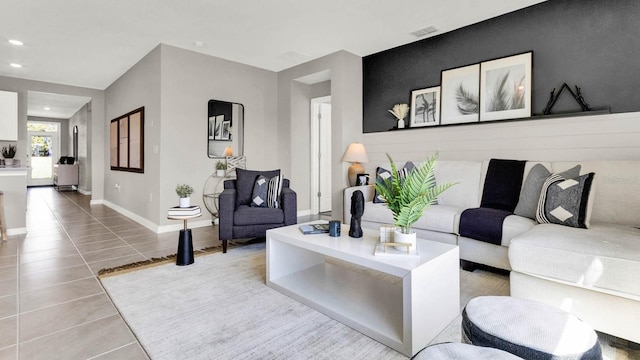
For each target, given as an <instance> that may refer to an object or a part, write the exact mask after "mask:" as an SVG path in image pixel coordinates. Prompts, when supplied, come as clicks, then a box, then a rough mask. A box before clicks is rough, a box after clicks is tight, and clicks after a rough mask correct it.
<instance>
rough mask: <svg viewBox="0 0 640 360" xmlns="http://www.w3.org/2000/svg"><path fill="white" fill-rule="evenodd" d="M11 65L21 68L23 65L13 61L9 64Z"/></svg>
mask: <svg viewBox="0 0 640 360" xmlns="http://www.w3.org/2000/svg"><path fill="white" fill-rule="evenodd" d="M9 66H11V67H14V68H21V67H22V65H20V64H16V63H11V64H9Z"/></svg>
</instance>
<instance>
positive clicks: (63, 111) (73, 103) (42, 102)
mask: <svg viewBox="0 0 640 360" xmlns="http://www.w3.org/2000/svg"><path fill="white" fill-rule="evenodd" d="M89 101H91V98H90V97H86V96H71V95H62V94H49V93H43V92H37V91H29V92H28V94H27V116H39V117H43V118H53V119H69V118H71V117H72V116H73V114H75V113H77V112H78V110H80V109H81V108H82V107H83V106H84V105H85V104H86V103H88V102H89Z"/></svg>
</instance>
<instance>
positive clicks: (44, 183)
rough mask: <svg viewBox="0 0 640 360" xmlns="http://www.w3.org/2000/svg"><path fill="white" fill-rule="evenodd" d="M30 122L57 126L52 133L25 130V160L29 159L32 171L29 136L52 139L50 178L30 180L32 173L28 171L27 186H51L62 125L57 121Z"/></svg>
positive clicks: (59, 150) (58, 155) (58, 152)
mask: <svg viewBox="0 0 640 360" xmlns="http://www.w3.org/2000/svg"><path fill="white" fill-rule="evenodd" d="M30 122H34V123H43V122H46V123H55V124H57V131H55V132H53V131H29V130H27V149H28V150H27V158H28V159H29V162H30V164H29V165H30V166H31V168H32V169H33V166H32V165H33V160H32V154H31V136H52V137H53V139H52V141H51V143H52V146H53V149H51V150H52V154H51V178H50V179H49V178H46V179H33V178H31V174H32V171H29V176H28V177H27V186H47V185H53V165H55V163H56V160H55V158H56V157H58V158H59V157H60V152H61V149H60V146H61V139H60V138H61V136H60V131H61V129H62V124H61V123H60V122H57V121H30Z"/></svg>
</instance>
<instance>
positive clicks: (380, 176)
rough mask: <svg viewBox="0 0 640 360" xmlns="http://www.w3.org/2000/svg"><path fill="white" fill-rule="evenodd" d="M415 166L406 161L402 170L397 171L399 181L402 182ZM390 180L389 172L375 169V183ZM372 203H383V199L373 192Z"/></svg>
mask: <svg viewBox="0 0 640 360" xmlns="http://www.w3.org/2000/svg"><path fill="white" fill-rule="evenodd" d="M415 167H416V166H415V165H414V164H413V162H411V161H407V162H406V163H405V164H404V166H403V167H402V169H400V170H398V177H399V178H400V181H402V180H404V178H405V177H407V175H408V174H409V173H410V172H411V171H412V170H413V169H414V168H415ZM387 179H391V171H389V170H387V169H384V168H381V167H378V168H377V169H376V182H377V181H378V180H387ZM373 202H374V203H376V204H380V203H385V202H386V201H384V198H383V197H382V196H381V195H380V194H379V193H378V190H375V193H374V196H373Z"/></svg>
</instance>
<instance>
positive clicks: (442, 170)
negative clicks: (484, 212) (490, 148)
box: [435, 160, 482, 209]
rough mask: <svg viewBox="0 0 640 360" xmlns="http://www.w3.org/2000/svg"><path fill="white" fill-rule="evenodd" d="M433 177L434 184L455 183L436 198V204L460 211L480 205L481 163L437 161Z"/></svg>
mask: <svg viewBox="0 0 640 360" xmlns="http://www.w3.org/2000/svg"><path fill="white" fill-rule="evenodd" d="M435 176H436V184H444V183H448V182H453V183H457V184H456V185H455V186H453V187H452V188H450V189H449V190H447V191H445V192H444V193H442V194H440V196H438V204H441V205H452V206H457V207H460V208H462V209H468V208H474V207H478V206H479V205H480V183H481V176H482V162H479V161H447V160H442V161H438V163H437V164H436V170H435Z"/></svg>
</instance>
